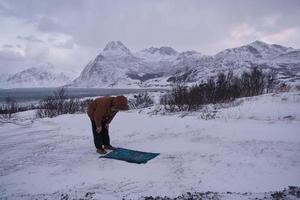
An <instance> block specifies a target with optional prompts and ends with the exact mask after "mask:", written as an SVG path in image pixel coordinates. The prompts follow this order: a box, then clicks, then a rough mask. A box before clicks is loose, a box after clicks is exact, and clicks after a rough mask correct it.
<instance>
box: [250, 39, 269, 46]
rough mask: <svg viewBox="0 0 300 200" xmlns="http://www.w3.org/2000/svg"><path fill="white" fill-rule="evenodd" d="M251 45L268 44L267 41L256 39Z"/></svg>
mask: <svg viewBox="0 0 300 200" xmlns="http://www.w3.org/2000/svg"><path fill="white" fill-rule="evenodd" d="M249 45H262V46H263V45H268V44H267V43H266V42H263V41H260V40H255V41H254V42H251V43H250V44H249Z"/></svg>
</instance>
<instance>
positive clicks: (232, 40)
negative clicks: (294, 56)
mask: <svg viewBox="0 0 300 200" xmlns="http://www.w3.org/2000/svg"><path fill="white" fill-rule="evenodd" d="M112 40H114V41H115V40H119V41H122V42H123V43H124V44H125V45H126V46H127V47H128V48H129V49H130V50H131V51H133V52H136V51H139V50H141V49H144V48H148V47H150V46H155V47H159V46H171V47H173V48H174V49H176V50H177V51H185V50H196V51H198V52H201V53H203V54H215V53H217V52H219V51H221V50H224V49H226V48H231V47H236V46H239V45H243V44H247V43H250V42H252V41H254V40H263V41H265V42H268V43H277V44H281V45H286V46H291V47H294V48H300V0H218V1H217V0H215V1H214V0H207V1H201V0H195V1H193V0H181V1H177V0H169V1H167V0H166V1H164V0H161V1H159V0H119V1H117V0H116V1H115V0H107V1H102V0H0V69H1V72H5V73H13V72H16V71H19V70H22V69H24V68H28V67H30V66H32V65H35V64H37V63H45V62H50V63H52V64H53V65H54V66H55V67H56V68H59V69H61V70H64V71H66V70H67V71H69V72H72V73H75V74H76V73H77V74H78V73H79V72H80V71H81V70H82V69H83V68H84V67H85V65H86V64H87V63H88V62H89V60H91V59H93V58H94V57H95V56H96V55H97V54H98V53H100V52H101V50H102V49H103V48H104V47H105V44H106V43H107V42H109V41H112Z"/></svg>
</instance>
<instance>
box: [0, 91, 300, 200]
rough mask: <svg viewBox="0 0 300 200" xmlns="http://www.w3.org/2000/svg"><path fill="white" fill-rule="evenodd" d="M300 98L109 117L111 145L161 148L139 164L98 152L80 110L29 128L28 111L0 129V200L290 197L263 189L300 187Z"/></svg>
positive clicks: (287, 96)
mask: <svg viewBox="0 0 300 200" xmlns="http://www.w3.org/2000/svg"><path fill="white" fill-rule="evenodd" d="M299 105H300V93H299V92H294V93H279V94H267V95H262V96H256V97H249V98H243V99H237V100H236V101H235V102H233V103H229V104H224V105H222V106H219V107H218V106H214V108H211V110H210V109H208V110H206V109H204V108H203V111H200V112H193V113H190V114H188V115H186V113H183V114H185V115H182V113H178V114H168V115H160V114H158V115H157V114H154V113H155V112H154V111H156V110H158V109H157V108H156V107H152V108H151V109H143V110H131V111H127V112H120V113H118V114H117V115H116V117H115V118H114V120H113V121H112V123H111V124H110V136H111V143H112V145H115V146H117V147H123V148H129V149H134V150H141V151H147V152H158V153H160V155H159V156H158V157H156V158H155V159H153V160H150V161H149V162H148V163H147V164H141V165H138V164H132V163H127V162H124V161H118V160H111V159H104V158H99V154H97V153H96V152H95V147H94V143H93V136H92V130H91V129H92V128H91V123H90V120H89V118H88V117H87V115H86V114H73V115H61V116H58V117H55V118H44V119H36V120H34V121H33V123H28V124H27V125H26V119H30V118H32V117H34V116H35V115H34V113H33V112H25V113H19V114H18V117H19V121H18V122H19V123H20V124H24V125H17V124H14V123H3V124H1V126H0V133H1V135H0V136H1V145H0V152H1V154H0V199H10V200H17V199H24V200H29V199H30V200H31V199H41V200H42V199H48V200H54V199H75V200H79V199H85V200H88V199H108V200H115V199H116V200H117V199H132V200H136V199H144V198H143V197H145V196H154V197H155V196H162V197H163V196H165V195H166V196H169V197H177V196H179V195H181V194H183V193H186V192H191V193H193V192H203V193H206V192H207V191H212V192H219V194H221V195H220V196H218V198H205V199H220V200H228V199H245V200H246V199H247V200H250V199H256V198H258V199H265V198H264V195H267V196H268V198H266V199H289V198H271V196H270V193H268V194H265V193H264V192H269V191H278V190H282V189H283V188H287V187H288V186H297V187H299V186H300V173H299V169H300V137H299V129H300V123H299V122H300V121H299V120H300V109H297V108H299ZM157 107H158V108H160V107H159V106H158V105H157ZM213 113H215V119H211V120H205V115H207V116H208V115H209V114H210V115H211V116H212V115H213ZM21 119H23V120H24V121H23V122H22V121H21ZM28 121H29V120H28ZM295 195H297V194H293V196H292V197H295ZM298 197H299V194H298ZM149 199H150V198H149ZM186 199H188V198H186ZM193 199H195V198H193ZM199 199H200V198H199ZM291 199H297V198H296V197H295V198H291Z"/></svg>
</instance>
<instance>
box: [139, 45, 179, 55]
mask: <svg viewBox="0 0 300 200" xmlns="http://www.w3.org/2000/svg"><path fill="white" fill-rule="evenodd" d="M142 52H148V53H151V54H156V53H158V54H161V55H168V56H173V55H176V54H178V52H177V51H176V50H174V49H173V48H172V47H166V46H163V47H160V48H156V47H150V48H148V49H144V50H142Z"/></svg>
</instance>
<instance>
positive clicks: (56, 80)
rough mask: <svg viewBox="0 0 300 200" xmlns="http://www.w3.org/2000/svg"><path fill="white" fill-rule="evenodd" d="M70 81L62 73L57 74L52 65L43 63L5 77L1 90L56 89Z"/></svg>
mask: <svg viewBox="0 0 300 200" xmlns="http://www.w3.org/2000/svg"><path fill="white" fill-rule="evenodd" d="M70 81H71V80H70V78H69V77H67V76H66V75H65V74H64V73H62V72H57V69H55V68H54V67H53V65H52V64H50V63H45V64H39V65H37V66H34V67H31V68H28V69H25V70H23V71H21V72H18V73H16V74H13V75H10V76H8V77H6V78H5V79H4V80H3V85H1V88H26V87H58V86H62V85H65V84H68V83H70Z"/></svg>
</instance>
